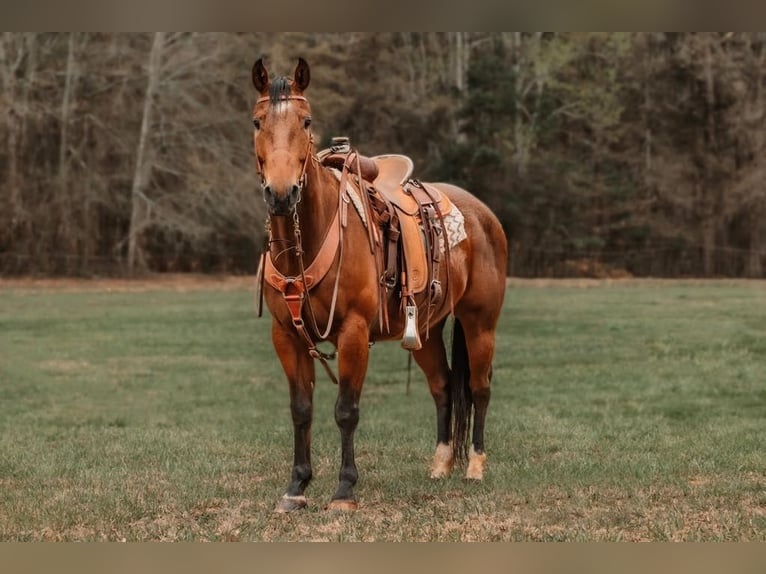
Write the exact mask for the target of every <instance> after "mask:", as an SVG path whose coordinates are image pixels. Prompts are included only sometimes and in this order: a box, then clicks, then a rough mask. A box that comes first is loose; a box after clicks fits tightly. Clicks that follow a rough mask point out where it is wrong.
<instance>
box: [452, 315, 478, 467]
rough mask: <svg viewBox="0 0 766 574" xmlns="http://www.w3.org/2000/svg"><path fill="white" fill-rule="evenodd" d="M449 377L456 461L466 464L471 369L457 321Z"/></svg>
mask: <svg viewBox="0 0 766 574" xmlns="http://www.w3.org/2000/svg"><path fill="white" fill-rule="evenodd" d="M449 373H450V375H449V389H450V398H451V399H452V409H451V415H450V428H451V435H452V448H453V452H454V453H455V461H456V462H458V463H464V462H466V461H467V460H468V446H469V444H470V441H469V438H468V432H469V430H470V428H471V410H472V407H473V400H472V398H471V387H470V381H471V368H470V365H469V363H468V347H467V346H466V343H465V333H464V332H463V325H461V324H460V321H459V320H458V319H455V321H454V323H453V326H452V364H451V368H450V372H449Z"/></svg>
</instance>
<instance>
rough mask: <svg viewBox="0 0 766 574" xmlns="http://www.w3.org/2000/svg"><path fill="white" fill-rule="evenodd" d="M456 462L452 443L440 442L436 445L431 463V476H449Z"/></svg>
mask: <svg viewBox="0 0 766 574" xmlns="http://www.w3.org/2000/svg"><path fill="white" fill-rule="evenodd" d="M454 464H455V456H454V452H453V450H452V444H451V443H450V444H447V443H443V442H440V443H439V444H438V445H436V453H434V460H433V463H432V464H431V478H447V477H448V476H449V475H450V472H452V467H453V465H454Z"/></svg>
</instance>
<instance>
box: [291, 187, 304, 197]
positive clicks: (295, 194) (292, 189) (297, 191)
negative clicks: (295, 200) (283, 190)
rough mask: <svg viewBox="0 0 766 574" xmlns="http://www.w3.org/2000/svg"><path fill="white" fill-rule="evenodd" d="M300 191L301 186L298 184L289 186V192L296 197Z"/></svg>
mask: <svg viewBox="0 0 766 574" xmlns="http://www.w3.org/2000/svg"><path fill="white" fill-rule="evenodd" d="M300 191H301V188H300V186H299V185H293V186H292V188H290V194H291V195H292V196H293V197H297V196H298V194H299V193H300Z"/></svg>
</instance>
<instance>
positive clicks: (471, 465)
mask: <svg viewBox="0 0 766 574" xmlns="http://www.w3.org/2000/svg"><path fill="white" fill-rule="evenodd" d="M486 462H487V453H485V452H482V453H478V452H476V451H475V450H474V449H473V447H471V452H469V453H468V468H467V469H466V471H465V478H466V480H475V481H480V480H482V479H483V478H484V464H485V463H486Z"/></svg>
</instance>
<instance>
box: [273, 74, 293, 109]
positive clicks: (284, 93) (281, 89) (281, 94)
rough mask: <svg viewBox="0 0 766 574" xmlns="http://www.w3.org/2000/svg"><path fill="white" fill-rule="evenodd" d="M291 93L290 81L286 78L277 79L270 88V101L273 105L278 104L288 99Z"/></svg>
mask: <svg viewBox="0 0 766 574" xmlns="http://www.w3.org/2000/svg"><path fill="white" fill-rule="evenodd" d="M290 93H291V86H290V80H288V79H287V78H286V77H284V76H281V77H279V78H276V79H275V80H274V81H273V82H271V85H270V86H269V99H270V100H271V104H272V105H275V104H277V103H278V102H279V101H280V100H284V99H287V97H288V96H289V95H290Z"/></svg>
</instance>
